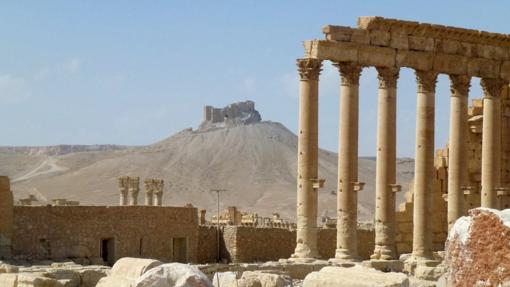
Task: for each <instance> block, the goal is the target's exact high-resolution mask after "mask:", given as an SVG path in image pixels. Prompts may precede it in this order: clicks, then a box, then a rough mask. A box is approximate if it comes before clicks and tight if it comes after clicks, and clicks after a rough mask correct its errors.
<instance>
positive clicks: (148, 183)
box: [144, 178, 155, 206]
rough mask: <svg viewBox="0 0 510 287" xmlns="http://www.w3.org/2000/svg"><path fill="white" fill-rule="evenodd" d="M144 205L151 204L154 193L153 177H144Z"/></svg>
mask: <svg viewBox="0 0 510 287" xmlns="http://www.w3.org/2000/svg"><path fill="white" fill-rule="evenodd" d="M144 184H145V205H148V206H151V205H153V195H154V190H155V186H154V180H153V179H149V178H147V179H145V180H144Z"/></svg>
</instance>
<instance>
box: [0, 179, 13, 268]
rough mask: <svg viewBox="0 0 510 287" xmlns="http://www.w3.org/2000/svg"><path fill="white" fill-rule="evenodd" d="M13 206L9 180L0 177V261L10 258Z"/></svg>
mask: <svg viewBox="0 0 510 287" xmlns="http://www.w3.org/2000/svg"><path fill="white" fill-rule="evenodd" d="M13 205H14V203H13V197H12V192H11V186H10V183H9V178H8V177H6V176H0V259H2V258H7V257H10V256H11V246H12V245H11V244H12V232H13V230H12V227H13V221H14V214H13Z"/></svg>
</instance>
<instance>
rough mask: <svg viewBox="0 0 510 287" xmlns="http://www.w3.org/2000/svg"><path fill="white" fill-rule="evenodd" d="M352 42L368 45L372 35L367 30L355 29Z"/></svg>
mask: <svg viewBox="0 0 510 287" xmlns="http://www.w3.org/2000/svg"><path fill="white" fill-rule="evenodd" d="M351 42H352V43H356V44H363V45H368V44H369V43H370V35H369V34H368V31H366V30H359V29H353V31H352V35H351Z"/></svg>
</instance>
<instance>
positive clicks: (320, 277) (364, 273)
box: [303, 265, 409, 287]
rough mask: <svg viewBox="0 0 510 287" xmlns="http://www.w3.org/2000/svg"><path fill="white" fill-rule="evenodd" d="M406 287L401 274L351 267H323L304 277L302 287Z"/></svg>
mask: <svg viewBox="0 0 510 287" xmlns="http://www.w3.org/2000/svg"><path fill="white" fill-rule="evenodd" d="M344 286H345V287H373V286H380V287H402V286H403V287H408V286H409V280H408V278H407V276H406V275H405V274H403V273H394V272H389V273H384V272H381V271H377V270H375V269H371V268H366V267H362V266H359V265H353V266H352V267H337V266H335V267H324V268H323V269H322V270H321V271H318V272H313V273H310V274H308V276H306V278H305V280H304V281H303V287H344Z"/></svg>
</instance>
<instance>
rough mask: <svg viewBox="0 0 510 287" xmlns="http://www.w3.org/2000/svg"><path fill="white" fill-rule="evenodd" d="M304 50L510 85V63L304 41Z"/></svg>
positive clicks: (374, 64) (307, 54)
mask: <svg viewBox="0 0 510 287" xmlns="http://www.w3.org/2000/svg"><path fill="white" fill-rule="evenodd" d="M304 47H305V58H314V59H320V60H329V61H332V62H352V63H354V64H357V65H360V66H370V67H388V68H402V67H404V68H411V69H415V70H421V71H434V72H437V73H439V74H446V75H466V76H470V77H479V78H490V79H495V78H501V79H504V80H507V81H510V61H502V60H491V59H486V58H480V57H467V56H462V55H454V54H447V53H437V52H427V51H414V50H403V49H396V48H391V47H381V46H373V45H366V44H358V43H352V42H338V41H328V40H310V41H305V42H304Z"/></svg>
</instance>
